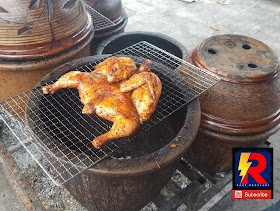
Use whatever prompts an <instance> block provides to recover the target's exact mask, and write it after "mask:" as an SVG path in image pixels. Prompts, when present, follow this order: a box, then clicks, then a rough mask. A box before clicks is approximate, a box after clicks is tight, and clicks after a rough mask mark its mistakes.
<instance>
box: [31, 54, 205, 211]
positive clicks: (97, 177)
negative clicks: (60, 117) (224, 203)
mask: <svg viewBox="0 0 280 211" xmlns="http://www.w3.org/2000/svg"><path fill="white" fill-rule="evenodd" d="M100 58H104V55H103V56H94V57H87V58H83V59H78V60H75V61H72V62H69V63H66V64H64V65H62V66H60V67H58V68H56V69H55V70H54V71H52V72H51V73H50V74H48V75H46V76H45V77H44V78H42V80H41V81H40V82H39V84H38V85H42V84H45V83H46V82H49V81H50V80H53V79H55V78H57V77H59V76H61V75H63V74H64V73H66V72H68V71H70V70H72V69H75V68H77V67H78V66H81V65H84V64H89V63H93V62H96V61H98V60H99V59H100ZM174 86H175V85H174ZM30 96H31V98H32V99H29V101H28V106H27V111H26V119H27V124H28V125H29V127H30V128H33V132H34V133H35V134H38V136H39V137H40V135H41V134H39V133H40V130H39V131H36V129H37V128H38V127H36V126H34V121H29V118H31V117H32V116H34V112H41V111H42V110H44V109H38V108H36V107H37V106H35V108H33V107H34V105H40V104H41V102H40V97H38V94H37V95H32V93H31V95H30ZM35 96H36V97H35ZM53 97H56V96H55V95H53ZM58 97H59V96H58ZM57 100H58V101H59V99H57ZM55 101H56V100H55ZM31 102H32V103H31ZM73 109H79V108H78V107H77V108H73ZM44 111H45V112H48V111H46V109H45V110H44ZM73 113H74V112H73ZM45 115H48V114H47V113H45ZM200 115H201V114H200V106H199V102H198V100H197V99H196V100H193V101H192V102H190V103H189V104H187V106H185V107H182V108H181V109H180V110H178V111H176V112H175V113H173V114H172V115H170V116H169V117H167V118H166V119H164V120H163V121H161V122H160V123H159V124H157V125H155V126H154V127H152V128H151V129H149V130H148V131H147V132H145V133H144V134H143V135H140V136H138V137H136V138H135V139H134V140H132V141H131V142H130V143H129V144H127V145H125V146H124V147H123V148H121V149H119V150H117V151H116V152H115V153H114V154H113V155H112V156H110V157H107V158H105V159H104V160H102V161H101V162H99V163H98V164H96V165H95V166H93V167H91V168H89V169H88V170H85V171H83V172H82V173H81V174H80V175H78V176H75V177H74V178H72V179H71V180H70V181H69V182H67V183H65V184H64V185H65V187H66V188H67V189H68V190H69V192H70V193H71V194H72V195H73V196H74V197H75V198H76V199H77V200H78V201H79V203H80V204H82V205H83V206H84V207H86V208H87V209H88V210H112V211H113V210H124V211H126V210H139V209H141V208H142V207H143V206H145V205H146V204H147V203H148V202H150V201H151V200H152V199H153V197H155V195H157V194H158V193H159V192H160V191H161V189H162V188H163V187H164V186H165V185H166V184H167V183H168V181H169V180H170V178H171V177H172V175H173V174H174V171H175V170H176V167H177V164H178V163H179V162H180V158H181V156H182V154H183V153H184V152H185V151H186V149H187V148H188V147H189V146H190V145H191V143H192V142H193V140H194V138H195V136H196V134H197V131H198V128H199V122H200ZM36 116H39V115H37V114H36ZM49 117H50V116H49ZM50 118H51V117H50ZM68 120H69V121H71V122H73V123H75V122H76V120H75V119H68ZM35 122H36V121H35ZM93 125H94V122H92V124H90V125H89V126H85V127H93ZM77 127H78V126H77ZM97 127H98V125H97V126H96V127H95V128H97ZM99 127H100V126H99ZM78 137H79V136H78ZM52 139H55V140H56V141H59V140H57V137H55V136H54V137H49V139H45V141H49V140H52ZM35 140H37V139H36V138H35ZM37 142H38V146H39V147H41V148H42V151H43V152H45V153H46V157H50V156H52V155H50V153H48V149H45V148H44V146H43V145H42V144H41V143H40V140H37ZM74 142H75V140H74V139H73V140H71V143H74ZM64 143H66V142H64ZM44 144H46V145H49V144H50V145H52V144H51V143H44ZM66 144H67V143H66ZM171 144H174V145H175V147H174V146H173V147H171V146H170V145H171ZM73 146H75V144H74V145H73V144H71V146H69V147H73ZM51 148H52V149H51V150H52V153H53V154H55V155H57V154H59V153H57V151H56V150H58V148H57V147H51ZM73 150H75V149H74V148H73ZM65 156H70V157H71V153H69V154H67V155H65ZM70 157H69V158H70ZM63 159H65V158H63ZM54 160H55V159H54ZM60 161H61V162H67V160H65V161H62V160H60ZM56 163H58V162H56ZM54 165H55V164H54Z"/></svg>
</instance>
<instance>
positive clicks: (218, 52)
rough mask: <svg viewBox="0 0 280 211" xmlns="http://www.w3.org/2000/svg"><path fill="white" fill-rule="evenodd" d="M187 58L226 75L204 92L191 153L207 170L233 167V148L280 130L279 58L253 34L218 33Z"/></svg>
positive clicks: (258, 141)
mask: <svg viewBox="0 0 280 211" xmlns="http://www.w3.org/2000/svg"><path fill="white" fill-rule="evenodd" d="M185 60H186V61H188V62H190V63H192V64H194V65H196V66H198V67H200V68H204V69H206V71H209V72H210V73H213V74H215V75H218V76H220V77H221V82H219V83H218V84H217V85H215V86H214V87H213V88H211V89H210V90H209V91H207V92H206V93H204V94H202V95H201V96H200V97H199V101H200V103H201V113H202V114H201V128H200V131H199V134H198V136H197V138H196V140H195V142H194V144H193V145H192V146H191V147H190V149H189V150H188V152H187V158H188V160H189V161H190V162H191V163H192V164H193V165H194V166H196V167H197V168H199V169H200V170H203V171H208V172H219V171H225V170H229V169H231V165H232V163H231V153H232V148H233V147H262V146H264V143H265V141H266V140H267V139H268V137H269V136H270V135H272V134H273V133H275V132H276V131H277V130H278V129H279V122H280V86H279V84H280V76H279V63H278V58H277V56H276V55H275V53H274V52H273V51H272V50H271V49H270V48H269V47H268V46H267V45H265V44H264V43H262V42H260V41H258V40H255V39H253V38H249V37H245V36H239V35H218V36H213V37H210V38H208V39H206V40H205V41H203V42H202V43H201V44H199V45H198V46H197V47H196V48H195V49H194V50H193V51H192V52H190V53H189V54H188V56H187V57H186V58H185Z"/></svg>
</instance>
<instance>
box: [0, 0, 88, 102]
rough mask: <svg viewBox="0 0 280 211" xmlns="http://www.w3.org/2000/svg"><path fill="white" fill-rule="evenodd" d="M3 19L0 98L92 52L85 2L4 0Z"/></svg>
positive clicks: (23, 88)
mask: <svg viewBox="0 0 280 211" xmlns="http://www.w3.org/2000/svg"><path fill="white" fill-rule="evenodd" d="M15 8H16V9H15ZM0 18H1V21H0V58H1V60H0V87H1V89H0V101H2V100H4V99H7V98H9V97H12V96H14V95H16V94H19V93H21V92H23V91H26V90H28V89H31V88H33V87H34V86H35V84H36V83H37V82H38V81H39V80H40V79H41V78H42V77H43V76H44V75H46V74H47V73H48V72H50V71H51V70H53V68H55V67H57V66H59V65H61V64H63V63H65V62H67V61H70V60H72V59H75V58H80V57H83V56H87V55H89V42H90V40H91V38H92V36H93V30H92V20H91V17H90V15H89V14H88V13H87V11H86V9H85V6H84V2H83V1H80V0H79V1H68V0H58V1H50V0H45V1H40V0H35V1H30V0H28V1H27V0H21V1H19V0H12V1H11V0H4V1H1V6H0Z"/></svg>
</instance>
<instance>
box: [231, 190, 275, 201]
mask: <svg viewBox="0 0 280 211" xmlns="http://www.w3.org/2000/svg"><path fill="white" fill-rule="evenodd" d="M232 198H233V199H271V190H233V191H232Z"/></svg>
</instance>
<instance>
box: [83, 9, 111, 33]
mask: <svg viewBox="0 0 280 211" xmlns="http://www.w3.org/2000/svg"><path fill="white" fill-rule="evenodd" d="M85 6H86V10H87V11H88V13H89V14H90V16H91V18H92V22H93V26H94V29H93V30H94V31H99V30H101V29H105V28H108V27H110V26H114V25H115V23H114V22H113V21H111V20H110V19H108V18H107V17H105V16H104V15H102V14H101V13H99V12H97V11H96V10H95V9H93V8H92V7H90V6H89V5H87V4H86V5H85Z"/></svg>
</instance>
